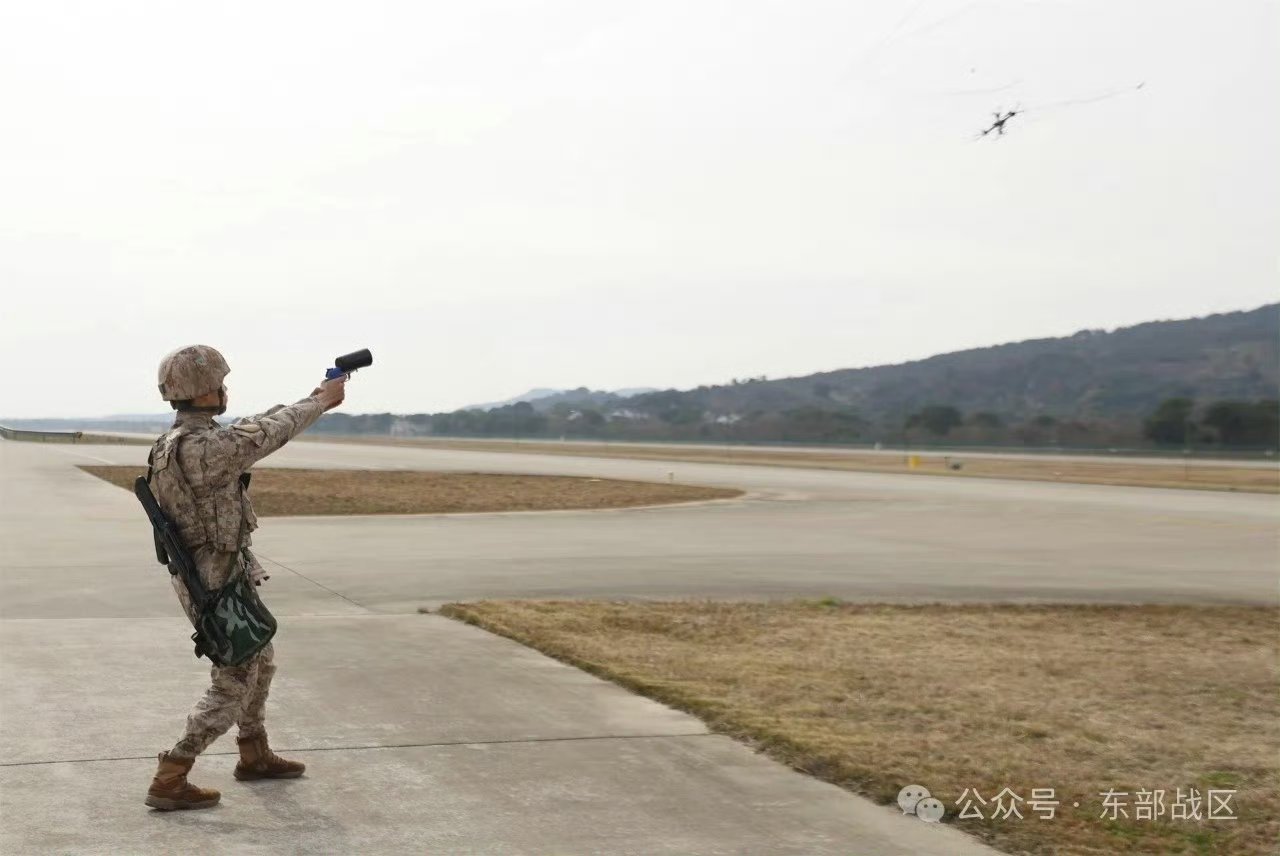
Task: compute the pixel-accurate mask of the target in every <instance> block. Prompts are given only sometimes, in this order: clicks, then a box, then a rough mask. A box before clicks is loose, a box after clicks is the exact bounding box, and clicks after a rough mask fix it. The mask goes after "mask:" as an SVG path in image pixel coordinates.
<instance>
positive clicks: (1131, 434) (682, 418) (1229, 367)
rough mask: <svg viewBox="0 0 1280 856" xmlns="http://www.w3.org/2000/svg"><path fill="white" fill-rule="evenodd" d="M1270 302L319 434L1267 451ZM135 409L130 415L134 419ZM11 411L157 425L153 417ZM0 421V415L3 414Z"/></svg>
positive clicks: (1274, 411) (533, 397) (42, 423)
mask: <svg viewBox="0 0 1280 856" xmlns="http://www.w3.org/2000/svg"><path fill="white" fill-rule="evenodd" d="M1277 398H1280V304H1269V305H1267V306H1262V307H1260V308H1258V309H1254V310H1250V311H1247V312H1228V313H1223V314H1220V315H1211V316H1208V317H1206V318H1192V319H1185V320H1179V321H1153V322H1150V323H1147V324H1138V325H1135V326H1132V327H1122V328H1120V329H1117V330H1113V331H1110V332H1108V331H1105V330H1081V331H1080V332H1078V333H1076V334H1075V335H1072V336H1066V337H1062V338H1054V339H1031V340H1027V341H1024V342H1014V343H1011V344H1006V345H995V346H992V347H988V348H974V349H971V350H967V351H957V352H955V353H950V354H940V355H938V356H936V357H930V358H928V359H925V360H916V361H913V362H909V363H901V364H897V365H883V366H872V367H868V368H854V369H841V370H839V371H831V372H821V373H818V374H811V375H804V376H802V377H791V378H782V379H779V380H766V379H764V378H754V379H750V380H744V381H733V382H731V383H728V384H723V385H717V386H701V387H698V388H697V389H690V390H675V389H669V390H665V391H656V390H644V389H640V390H636V389H625V390H614V391H604V390H591V389H588V388H586V387H579V388H578V389H569V390H565V389H545V388H544V389H532V390H529V391H528V392H527V393H525V394H524V395H520V396H516V397H515V398H511V399H507V400H506V401H504V402H495V403H492V404H488V405H474V406H473V407H471V408H463V409H462V410H457V411H453V412H451V413H414V414H393V413H365V414H348V413H342V412H338V413H332V414H328V415H326V416H324V417H323V418H322V419H321V420H320V422H319V423H318V424H317V425H316V426H315V428H314V429H313V430H314V431H315V432H317V433H329V434H383V435H387V434H390V435H393V436H408V437H413V436H429V435H436V436H462V437H565V438H568V437H583V438H601V439H618V440H706V441H730V442H802V443H878V442H886V443H894V444H899V443H902V444H907V445H919V444H943V443H945V444H950V445H970V444H972V445H1001V446H1007V445H1015V446H1016V445H1020V446H1028V447H1078V448H1113V447H1119V446H1124V447H1128V448H1136V447H1152V446H1163V447H1174V448H1177V447H1185V446H1186V445H1188V444H1189V445H1192V446H1197V447H1201V446H1203V447H1210V448H1219V449H1224V450H1225V449H1246V448H1250V449H1272V450H1274V449H1276V447H1277V445H1278V442H1280V405H1277V404H1276V399H1277ZM135 420H136V421H135ZM168 421H169V420H168V418H167V417H166V418H165V419H164V420H163V423H156V424H152V423H150V422H149V421H148V418H147V417H136V416H133V415H122V416H117V417H112V418H110V419H109V420H13V421H12V422H9V423H8V424H9V425H11V426H12V427H29V428H51V429H52V428H61V429H64V430H65V429H69V428H99V429H105V430H115V431H140V430H148V431H155V432H159V431H163V430H164V429H165V427H166V426H167V423H168ZM3 423H4V420H0V424H3Z"/></svg>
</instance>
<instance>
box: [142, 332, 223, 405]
mask: <svg viewBox="0 0 1280 856" xmlns="http://www.w3.org/2000/svg"><path fill="white" fill-rule="evenodd" d="M230 371H231V367H230V366H228V365H227V361H226V360H225V359H223V357H222V354H220V353H218V351H217V349H215V348H210V347H209V346H208V345H188V346H187V347H185V348H179V349H178V350H176V351H174V352H172V353H170V354H169V355H167V356H166V357H165V358H164V359H163V360H161V361H160V377H159V380H160V397H161V398H163V399H164V400H165V401H190V400H191V399H193V398H199V397H200V396H202V395H204V394H205V393H209V392H215V391H217V390H218V389H219V388H220V387H221V386H222V380H223V378H225V377H226V376H227V374H228V373H229V372H230Z"/></svg>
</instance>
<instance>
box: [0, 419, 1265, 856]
mask: <svg viewBox="0 0 1280 856" xmlns="http://www.w3.org/2000/svg"><path fill="white" fill-rule="evenodd" d="M145 456H146V449H145V447H136V446H79V445H75V446H63V445H54V444H50V445H41V444H31V443H13V442H0V491H2V493H0V500H2V502H0V545H3V546H2V547H0V549H2V550H3V553H2V554H0V683H2V686H3V690H2V691H0V852H5V853H10V852H12V853H28V852H47V851H50V850H56V851H57V852H63V853H121V852H127V853H161V852H191V851H192V850H202V851H209V850H216V851H219V852H236V853H259V852H261V853H268V852H272V853H276V852H281V851H287V852H325V853H329V852H360V853H401V852H404V853H407V852H414V853H420V852H425V851H432V852H467V853H547V852H556V853H645V854H650V853H673V854H674V853H682V854H699V853H706V854H713V853H715V854H719V853H726V854H727V853H733V854H743V853H760V854H766V853H768V854H773V853H795V854H847V853H859V854H869V856H875V854H890V853H892V854H907V853H912V854H915V853H938V854H943V853H948V854H966V853H990V852H992V851H989V850H987V849H986V848H983V847H981V846H979V845H977V844H976V843H974V842H973V841H971V840H970V839H969V838H967V837H966V836H964V835H962V834H960V833H958V832H957V831H956V830H954V829H953V828H950V827H946V826H941V827H940V826H936V825H929V824H923V823H920V822H919V821H916V820H914V819H911V818H904V817H902V816H900V815H898V814H897V813H895V812H894V811H891V810H889V809H885V808H881V807H878V806H874V805H872V804H870V803H869V802H867V801H866V800H862V799H859V798H857V797H854V796H852V795H850V794H848V793H846V792H844V791H841V790H840V789H838V788H835V787H833V786H829V785H825V784H823V783H821V782H817V781H815V780H812V779H810V778H808V777H805V776H802V775H799V774H797V773H794V772H792V771H790V770H787V769H786V768H784V767H782V766H780V765H778V764H775V763H773V762H771V761H769V760H768V759H765V758H763V757H761V756H758V755H756V754H754V753H752V752H751V751H750V750H748V749H746V748H745V747H743V746H741V745H739V744H737V743H735V742H733V741H732V740H729V739H728V738H724V737H721V736H717V735H713V734H709V733H707V731H706V729H705V728H704V727H703V726H702V724H701V723H700V722H699V721H697V720H696V719H694V718H692V717H689V716H686V715H684V714H681V713H679V712H676V711H673V710H670V709H668V708H666V707H663V706H662V705H658V704H656V703H653V702H650V701H648V700H646V699H643V698H640V697H638V696H634V695H632V694H630V693H628V692H626V691H624V690H622V689H620V688H618V687H615V686H613V685H611V684H608V683H606V682H603V681H599V680H597V679H595V678H592V677H590V676H588V675H586V674H585V673H582V672H580V671H578V670H576V669H573V668H570V667H568V666H565V665H563V664H560V663H557V662H555V661H552V660H550V659H548V658H545V657H542V656H541V655H538V654H536V653H534V652H532V651H529V650H527V649H525V648H523V647H521V646H519V645H516V644H514V643H511V642H509V641H507V640H503V639H500V638H496V637H493V636H490V635H489V634H487V633H484V632H482V631H479V630H477V629H475V628H472V627H468V626H465V625H461V624H458V623H455V622H452V621H449V620H447V619H444V618H441V617H439V616H434V615H418V614H416V609H417V607H419V606H421V605H424V604H434V603H439V602H441V601H446V600H452V599H471V598H480V597H508V596H540V597H545V596H568V595H575V596H577V595H583V596H595V597H683V596H691V595H696V596H701V595H706V596H716V597H741V596H752V597H770V596H791V595H806V596H817V595H828V594H830V595H835V596H839V597H847V598H874V599H885V598H890V599H924V600H936V599H966V600H976V599H1008V598H1015V599H1045V598H1051V599H1063V598H1067V599H1073V600H1098V601H1129V600H1141V601H1166V602H1225V601H1230V602H1244V603H1275V602H1276V558H1277V531H1278V529H1277V523H1278V522H1280V513H1278V512H1280V502H1278V501H1277V498H1276V497H1272V496H1258V495H1246V494H1217V493H1198V492H1181V491H1172V490H1154V489H1138V488H1116V487H1092V486H1083V485H1064V484H1039V483H1033V482H1000V481H991V480H977V479H975V480H951V479H936V480H935V479H929V478H924V477H912V476H885V475H873V474H864V473H850V472H828V471H818V470H800V469H796V470H791V469H785V468H769V467H752V466H746V467H733V466H720V465H701V464H688V463H681V464H661V463H654V462H642V461H626V460H614V459H590V458H574V457H562V456H541V455H504V454H495V453H473V452H447V451H439V450H429V449H417V448H406V447H390V446H388V447H380V446H361V445H343V444H322V443H305V444H295V445H291V446H289V447H287V448H286V449H284V450H282V451H281V452H280V453H279V454H277V455H275V456H273V457H272V458H270V459H268V462H269V463H271V464H276V465H283V466H302V467H350V468H370V469H374V468H384V469H430V470H443V469H450V470H489V471H501V472H544V473H567V474H591V475H598V476H611V477H622V478H641V479H665V478H667V474H668V473H669V472H673V473H674V475H675V478H676V479H677V480H679V481H684V482H690V483H700V484H712V485H725V486H733V487H742V488H745V489H747V490H749V491H750V492H751V493H750V495H749V496H748V497H746V498H744V499H742V500H733V501H726V502H718V503H710V504H703V505H694V506H678V507H666V508H655V509H634V510H624V511H607V512H552V513H541V514H478V515H449V516H437V517H380V518H362V519H351V518H306V519H303V518H299V519H270V518H269V519H266V520H265V521H264V522H263V528H262V529H261V530H260V531H259V533H257V534H256V535H255V541H256V548H257V550H258V552H259V554H260V555H261V556H262V557H263V558H265V559H267V560H268V561H269V562H270V563H271V567H272V569H273V571H274V573H273V576H272V579H271V581H270V582H269V583H268V584H267V586H266V587H265V588H264V589H263V594H264V598H265V599H266V600H267V601H268V603H269V604H270V605H271V607H272V610H273V611H274V612H275V613H276V615H277V616H278V617H279V618H280V619H281V628H282V629H281V631H280V633H279V635H278V637H277V662H278V663H279V665H280V672H279V675H278V676H277V679H276V683H275V686H274V689H273V694H272V701H271V704H270V709H271V713H270V716H269V720H268V721H269V724H270V728H271V731H272V735H273V743H274V744H275V745H276V748H278V749H280V750H281V751H282V752H283V751H285V750H289V753H290V754H294V755H296V756H297V757H299V758H300V759H302V760H305V761H307V763H308V765H309V769H308V774H307V776H306V777H304V778H303V779H301V780H296V781H292V782H265V783H255V784H253V785H247V784H241V783H236V782H234V781H232V779H231V777H230V769H231V766H232V764H233V758H232V757H231V756H230V755H229V753H230V752H234V744H233V743H232V742H231V740H230V738H224V739H223V740H221V741H219V742H218V743H216V744H215V745H214V746H213V748H212V751H211V754H210V755H208V756H207V757H205V758H204V759H202V760H201V761H200V762H199V763H198V764H197V766H196V771H195V774H193V779H194V780H195V781H196V782H198V783H200V784H203V785H206V786H212V787H217V788H219V789H221V790H222V791H223V792H224V796H223V805H222V806H220V807H218V808H217V809H213V810H209V811H203V812H188V813H178V814H169V815H166V814H161V813H154V812H150V811H148V810H147V809H145V808H144V807H143V806H142V797H143V792H144V791H145V788H146V784H147V780H148V777H149V776H150V773H151V772H152V770H153V769H154V764H155V762H154V756H155V753H156V752H158V751H160V750H162V749H164V748H166V747H167V746H169V745H171V744H172V742H173V741H174V740H175V739H176V738H177V736H178V734H179V731H180V729H181V725H182V721H183V718H184V717H185V714H186V711H187V710H188V709H189V707H190V705H191V704H192V702H193V701H194V700H195V699H196V698H197V697H198V696H199V694H200V693H201V692H202V690H203V688H204V686H205V685H206V683H207V677H206V673H205V672H204V664H203V662H201V661H196V660H195V659H194V658H193V657H191V655H190V653H189V648H188V647H187V646H188V644H189V643H188V642H187V641H186V640H187V636H188V635H189V634H190V628H189V626H188V625H186V623H185V621H184V619H182V618H181V616H180V612H179V610H178V607H177V603H176V599H175V598H174V595H173V593H172V591H171V590H170V588H169V585H168V581H167V575H166V573H165V571H164V569H163V568H161V567H160V566H159V565H157V564H156V563H155V560H154V555H153V554H152V552H151V546H150V538H149V535H148V533H147V531H146V525H145V522H144V521H143V518H142V515H141V511H140V509H139V508H138V507H137V503H136V501H135V500H134V499H133V497H132V496H131V495H130V494H129V493H127V492H125V491H122V490H120V489H119V488H116V487H113V486H111V485H109V484H107V483H105V482H102V481H100V480H97V479H95V478H93V477H91V476H87V475H85V474H83V473H81V472H80V471H79V470H77V469H75V464H77V463H121V464H125V463H127V464H140V463H142V462H143V461H144V460H145ZM921 784H925V785H926V786H927V785H928V783H927V782H924V783H921ZM942 796H943V798H944V799H946V795H942ZM951 796H952V799H954V797H955V796H956V795H951Z"/></svg>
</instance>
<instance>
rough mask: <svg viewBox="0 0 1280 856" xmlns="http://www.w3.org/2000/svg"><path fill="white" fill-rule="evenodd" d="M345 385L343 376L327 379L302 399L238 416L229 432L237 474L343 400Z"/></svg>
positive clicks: (232, 464) (277, 447)
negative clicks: (247, 415) (247, 416)
mask: <svg viewBox="0 0 1280 856" xmlns="http://www.w3.org/2000/svg"><path fill="white" fill-rule="evenodd" d="M345 386H346V382H345V381H343V380H337V381H327V382H325V383H324V384H323V385H322V386H320V387H319V388H317V389H316V390H315V392H313V393H312V394H311V395H309V396H307V397H306V398H304V399H302V400H301V401H297V402H294V403H293V404H290V405H288V406H280V405H277V406H275V407H273V408H271V409H270V410H268V411H266V412H265V413H263V414H261V415H259V416H255V417H251V418H249V419H240V420H237V421H236V422H235V423H234V424H232V426H231V429H230V430H229V431H228V432H227V434H228V435H229V436H230V438H231V440H232V443H233V445H234V452H233V454H232V455H231V456H230V457H231V459H232V460H231V461H229V462H228V463H230V464H231V468H232V469H233V470H234V471H235V473H236V474H238V473H239V472H243V471H244V470H246V469H248V468H249V467H250V466H252V465H253V464H254V463H255V462H256V461H259V460H261V459H262V458H265V457H266V456H267V455H270V454H271V453H272V452H274V451H276V450H277V449H279V448H280V447H281V446H283V445H284V444H285V443H287V442H289V441H290V440H292V439H293V438H294V437H296V436H298V435H299V434H301V433H302V432H303V431H305V430H306V429H308V428H310V427H311V426H312V425H314V424H315V422H316V420H317V419H319V418H320V415H321V414H323V413H324V412H325V411H326V410H331V409H333V408H334V407H337V406H338V405H339V404H341V403H342V400H343V396H344V393H345ZM233 477H234V476H233Z"/></svg>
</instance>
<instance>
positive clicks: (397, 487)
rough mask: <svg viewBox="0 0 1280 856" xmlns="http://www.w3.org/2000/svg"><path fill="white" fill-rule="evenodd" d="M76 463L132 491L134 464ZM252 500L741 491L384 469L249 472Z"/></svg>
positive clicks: (516, 503)
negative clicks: (82, 464) (122, 465)
mask: <svg viewBox="0 0 1280 856" xmlns="http://www.w3.org/2000/svg"><path fill="white" fill-rule="evenodd" d="M80 469H82V470H84V471H85V472H88V473H92V474H93V475H95V476H98V477H99V478H101V479H105V480H106V481H109V482H111V483H112V484H114V485H118V486H120V487H122V488H125V489H126V490H133V482H134V479H136V478H137V477H138V476H141V475H146V470H145V469H140V468H138V467H114V466H111V467H108V466H102V467H100V466H84V467H81V468H80ZM252 492H253V507H254V510H255V511H256V512H257V513H258V514H259V515H260V516H263V517H270V516H283V515H306V514H444V513H451V512H482V511H489V512H493V511H553V510H568V509H598V508H627V507H634V506H639V505H661V504H664V503H674V502H694V501H698V500H708V499H724V498H729V497H735V496H741V495H742V491H738V490H726V489H722V488H711V487H699V486H696V485H681V484H662V483H659V482H637V481H620V480H617V479H594V478H577V477H571V476H526V475H504V474H497V473H429V472H416V471H390V470H295V469H274V468H263V469H257V470H254V471H253V487H252Z"/></svg>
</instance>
